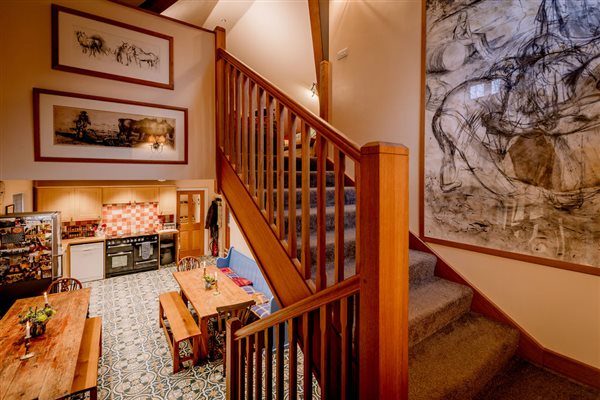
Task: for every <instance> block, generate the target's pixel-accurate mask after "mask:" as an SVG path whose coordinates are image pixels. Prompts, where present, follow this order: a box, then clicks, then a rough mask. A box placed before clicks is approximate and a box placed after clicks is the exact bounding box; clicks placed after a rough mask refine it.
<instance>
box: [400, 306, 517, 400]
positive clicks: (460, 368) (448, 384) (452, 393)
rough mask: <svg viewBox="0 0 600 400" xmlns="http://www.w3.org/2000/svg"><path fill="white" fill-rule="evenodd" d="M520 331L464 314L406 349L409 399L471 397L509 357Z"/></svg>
mask: <svg viewBox="0 0 600 400" xmlns="http://www.w3.org/2000/svg"><path fill="white" fill-rule="evenodd" d="M518 340H519V333H518V331H516V330H515V329H513V328H511V327H509V326H507V325H504V324H501V323H498V322H495V321H491V320H488V319H486V318H484V317H482V316H479V315H476V314H472V313H469V314H466V315H464V316H463V317H461V318H460V319H458V320H456V321H454V322H452V323H451V324H449V325H448V326H446V327H445V328H443V329H442V330H440V331H438V332H437V333H436V334H434V335H433V336H430V337H429V338H427V339H425V340H423V341H422V342H420V343H419V344H417V345H415V346H413V347H412V348H411V349H410V350H409V399H410V400H436V399H444V400H451V399H460V400H465V399H472V398H473V397H474V396H475V395H476V394H477V393H478V392H479V391H480V390H481V389H482V388H483V387H485V385H486V384H487V383H488V382H489V381H490V380H491V379H492V377H493V376H494V375H495V374H496V373H498V371H500V370H501V369H502V368H503V367H504V366H505V365H506V364H507V362H508V361H509V360H510V358H511V357H512V356H513V354H514V352H515V351H516V348H517V344H518Z"/></svg>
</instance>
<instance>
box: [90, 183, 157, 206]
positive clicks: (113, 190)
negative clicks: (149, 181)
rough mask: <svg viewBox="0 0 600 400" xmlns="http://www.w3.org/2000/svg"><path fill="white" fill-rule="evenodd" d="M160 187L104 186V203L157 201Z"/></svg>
mask: <svg viewBox="0 0 600 400" xmlns="http://www.w3.org/2000/svg"><path fill="white" fill-rule="evenodd" d="M157 201H158V188H157V187H156V186H148V187H132V188H126V187H104V188H102V203H103V204H131V203H156V202H157Z"/></svg>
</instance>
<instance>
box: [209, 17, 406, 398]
mask: <svg viewBox="0 0 600 400" xmlns="http://www.w3.org/2000/svg"><path fill="white" fill-rule="evenodd" d="M215 32H216V86H217V87H216V114H217V120H216V127H217V131H216V139H215V140H216V152H217V154H216V163H217V165H216V169H217V190H218V191H220V192H221V193H223V195H224V196H225V199H226V200H227V203H228V204H229V205H230V207H231V210H232V212H233V214H234V215H235V216H236V219H238V223H239V225H240V228H241V230H242V232H243V233H244V235H245V236H246V239H247V241H248V243H249V245H250V247H251V249H252V250H253V252H254V254H255V257H256V258H257V261H258V262H259V265H260V266H261V269H262V271H263V273H264V274H265V277H266V279H267V281H268V282H269V285H270V286H271V288H272V290H273V293H274V295H275V297H276V298H277V300H278V301H279V303H280V304H281V305H282V307H283V308H282V310H281V311H280V312H278V313H275V314H273V315H271V316H270V317H268V318H265V319H262V320H260V321H258V322H255V323H254V324H252V326H251V327H250V326H249V327H245V328H242V329H240V330H236V325H235V324H232V327H231V331H230V332H229V333H228V336H227V337H228V342H227V357H228V362H227V368H228V374H227V387H228V398H231V399H237V398H244V397H245V398H253V396H254V397H255V398H260V397H261V396H263V395H264V396H266V397H265V398H270V397H269V396H271V395H272V394H271V391H270V390H269V387H270V386H269V385H271V378H274V379H275V393H276V398H283V397H282V396H283V392H282V386H281V385H282V383H281V382H282V379H283V375H284V374H283V373H282V371H283V370H282V369H281V368H283V367H282V365H283V363H282V362H278V360H281V359H282V357H283V356H284V351H282V347H281V346H283V342H284V339H285V338H286V337H287V341H288V343H289V348H288V349H287V350H286V351H287V355H288V357H289V362H288V369H287V374H286V375H287V376H288V378H287V379H288V390H289V395H290V397H289V398H296V395H297V389H296V386H297V385H296V384H297V381H298V379H299V376H301V373H300V372H301V371H297V369H296V367H297V366H298V358H297V354H298V353H297V350H296V345H297V346H298V347H299V348H300V349H301V351H302V354H304V355H305V358H308V359H309V361H306V360H305V361H304V364H303V365H304V378H303V379H304V380H303V384H304V387H305V388H307V390H308V388H309V385H308V383H309V381H310V380H311V379H312V377H315V379H316V382H318V386H319V388H320V396H321V398H330V397H331V398H352V397H358V398H361V399H367V398H382V399H383V398H390V399H392V398H393V399H404V398H406V396H407V387H408V306H407V305H408V151H407V149H406V148H404V147H402V146H400V145H396V144H387V143H379V142H374V143H368V144H366V145H364V146H362V147H359V146H358V145H357V144H356V143H354V142H353V141H352V140H350V139H349V138H348V137H346V136H345V135H344V134H342V133H341V132H339V131H338V130H336V129H335V128H334V127H332V126H331V125H330V124H328V123H327V122H326V121H324V120H323V119H321V118H319V117H318V116H316V115H315V114H313V113H312V112H311V111H309V110H307V109H306V108H305V107H303V106H302V105H300V104H299V103H297V102H296V101H294V100H293V99H291V98H290V97H289V96H288V95H286V94H285V93H284V92H282V91H281V90H280V89H278V88H277V87H276V86H275V85H273V84H271V83H270V82H269V81H268V80H266V79H265V78H263V77H262V76H260V75H259V74H258V73H256V72H255V71H253V70H252V69H251V68H249V67H248V66H247V65H245V64H244V63H243V62H241V61H240V60H238V59H236V58H235V57H234V56H232V55H231V54H230V53H228V52H227V51H226V50H225V31H224V30H222V29H221V28H217V29H216V30H215ZM332 186H333V188H334V189H333V191H332V190H331V187H332ZM327 189H329V190H327ZM349 189H351V190H350V191H351V192H352V191H353V193H354V196H355V205H353V206H352V211H354V208H355V214H354V221H352V220H351V218H352V213H351V212H348V209H349V208H350V207H349V206H348V205H347V204H346V196H347V195H348V191H349ZM332 196H333V199H332ZM331 203H333V206H332V205H331ZM332 208H333V218H331V217H327V215H331V214H332V213H331V211H332V210H331V209H332ZM332 224H333V229H331V228H332V227H331V225H332ZM263 225H264V228H263ZM349 226H351V227H353V228H354V232H353V233H354V235H355V249H353V250H354V254H353V256H354V263H352V262H349V261H348V257H347V256H348V253H349V250H348V249H347V248H345V245H344V243H345V234H346V233H347V232H348V227H349ZM327 228H329V230H330V234H329V235H330V236H331V234H333V241H334V245H333V265H331V262H330V263H329V264H328V262H327V256H328V252H329V254H331V245H330V246H329V249H328V246H327V244H328V243H327V242H328V237H327V230H328V229H327ZM331 231H332V232H331ZM269 232H270V233H269ZM311 233H313V234H312V235H311ZM267 236H270V237H267ZM329 242H331V237H329ZM286 265H290V267H289V268H290V269H286ZM292 266H293V267H292ZM296 278H297V279H296ZM294 279H295V280H294ZM343 288H346V289H347V288H352V291H351V293H346V292H343V291H342V290H343ZM357 292H360V296H358V295H357ZM330 295H332V296H333V298H328V297H327V296H330ZM337 296H339V297H337ZM315 299H317V300H315ZM323 299H329V300H331V301H330V302H321V301H322V300H323ZM315 304H318V305H317V306H315ZM311 307H314V308H311ZM290 310H293V312H292V311H290ZM359 310H360V312H359ZM344 321H345V322H344ZM284 323H285V328H284ZM349 326H351V328H349ZM348 330H351V331H352V332H353V333H352V335H351V337H352V339H351V340H350V339H349V337H350V336H348ZM284 332H287V333H284ZM269 340H271V341H273V340H274V341H275V342H274V343H273V342H269ZM273 346H274V347H273ZM273 348H275V349H276V350H275V351H274V352H273V350H272V349H273ZM273 354H275V356H274V358H273ZM324 360H325V361H324ZM273 365H275V377H273V375H272V374H273ZM339 365H341V366H342V371H341V372H340V374H337V373H333V371H335V370H336V369H337V368H335V366H339ZM353 366H354V367H353ZM230 369H231V371H229V370H230ZM263 371H264V373H265V378H266V380H260V379H258V377H260V376H262V373H263ZM353 371H354V372H353ZM259 381H260V382H262V383H259ZM357 383H358V389H357V387H356V386H357V385H356V384H357ZM352 385H354V386H352ZM263 391H264V393H263ZM304 396H305V398H307V397H306V396H310V395H308V393H306V392H305V393H304ZM308 398H310V397H308Z"/></svg>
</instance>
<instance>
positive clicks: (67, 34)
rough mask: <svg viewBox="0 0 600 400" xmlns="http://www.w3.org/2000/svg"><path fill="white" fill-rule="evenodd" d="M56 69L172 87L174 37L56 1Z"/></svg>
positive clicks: (53, 11)
mask: <svg viewBox="0 0 600 400" xmlns="http://www.w3.org/2000/svg"><path fill="white" fill-rule="evenodd" d="M52 68H53V69H56V70H60V71H67V72H75V73H79V74H84V75H90V76H96V77H100V78H107V79H114V80H119V81H124V82H129V83H136V84H140V85H147V86H154V87H158V88H163V89H170V90H173V89H174V87H175V85H174V81H173V37H171V36H168V35H164V34H162V33H158V32H153V31H150V30H148V29H143V28H139V27H136V26H133V25H128V24H125V23H123V22H119V21H114V20H111V19H108V18H104V17H99V16H95V15H92V14H88V13H85V12H83V11H78V10H73V9H71V8H67V7H63V6H59V5H56V4H52Z"/></svg>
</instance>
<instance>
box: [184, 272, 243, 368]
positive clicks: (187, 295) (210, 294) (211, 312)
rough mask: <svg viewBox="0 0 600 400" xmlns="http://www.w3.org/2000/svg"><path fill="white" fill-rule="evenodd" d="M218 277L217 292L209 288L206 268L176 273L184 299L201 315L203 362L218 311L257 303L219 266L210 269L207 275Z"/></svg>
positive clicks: (201, 356) (199, 317)
mask: <svg viewBox="0 0 600 400" xmlns="http://www.w3.org/2000/svg"><path fill="white" fill-rule="evenodd" d="M215 272H216V273H217V282H218V284H217V286H218V294H215V293H216V292H217V288H215V287H213V288H212V289H206V288H205V281H204V271H203V269H202V268H197V269H193V270H190V271H181V272H179V271H178V272H173V277H174V278H175V280H176V281H177V283H178V284H179V287H180V288H181V297H182V298H183V301H184V302H185V303H186V304H187V302H188V301H189V302H190V303H191V304H192V307H193V308H194V310H195V311H196V314H198V321H199V322H200V333H201V334H200V357H199V358H200V359H201V360H204V359H206V358H207V356H208V320H209V319H210V318H212V317H216V316H217V307H221V306H229V305H232V304H237V303H242V302H245V301H249V300H253V298H252V296H250V295H249V294H248V293H246V292H245V291H244V289H242V288H241V287H239V286H238V285H236V284H235V283H234V282H233V281H232V280H231V279H229V278H228V277H227V275H225V274H224V273H222V272H221V270H220V269H219V268H217V267H215V266H212V265H211V266H208V267H206V273H207V274H209V275H212V276H214V275H215Z"/></svg>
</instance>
